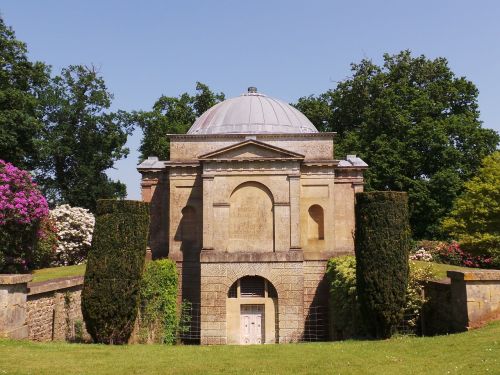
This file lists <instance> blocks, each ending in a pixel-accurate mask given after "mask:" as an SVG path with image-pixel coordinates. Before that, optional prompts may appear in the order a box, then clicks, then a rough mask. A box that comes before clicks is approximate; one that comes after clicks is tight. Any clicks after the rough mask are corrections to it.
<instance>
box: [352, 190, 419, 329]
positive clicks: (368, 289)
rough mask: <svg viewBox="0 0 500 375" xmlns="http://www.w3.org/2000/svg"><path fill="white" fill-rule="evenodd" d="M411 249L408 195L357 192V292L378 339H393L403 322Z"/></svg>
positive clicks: (363, 311)
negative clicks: (395, 331)
mask: <svg viewBox="0 0 500 375" xmlns="http://www.w3.org/2000/svg"><path fill="white" fill-rule="evenodd" d="M409 249H410V226H409V223H408V198H407V195H406V193H401V192H366V193H357V194H356V235H355V252H356V279H357V292H358V297H359V302H360V306H361V313H362V315H363V319H364V322H365V324H366V326H367V329H368V331H369V333H370V334H371V335H373V336H374V337H377V338H387V337H390V336H391V334H392V333H393V331H394V329H395V326H396V325H397V324H398V323H399V322H400V321H401V317H402V309H403V306H404V304H405V295H406V287H407V284H408V253H409Z"/></svg>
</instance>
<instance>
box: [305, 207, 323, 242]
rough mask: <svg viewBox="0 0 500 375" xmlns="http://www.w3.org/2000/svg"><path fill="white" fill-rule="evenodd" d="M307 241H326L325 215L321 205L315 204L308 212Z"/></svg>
mask: <svg viewBox="0 0 500 375" xmlns="http://www.w3.org/2000/svg"><path fill="white" fill-rule="evenodd" d="M308 213H309V215H308V223H307V239H308V240H324V239H325V215H324V212H323V207H321V206H320V205H319V204H313V205H312V206H311V207H309V210H308Z"/></svg>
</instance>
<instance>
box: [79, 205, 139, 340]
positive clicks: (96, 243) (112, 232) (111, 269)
mask: <svg viewBox="0 0 500 375" xmlns="http://www.w3.org/2000/svg"><path fill="white" fill-rule="evenodd" d="M148 229H149V205H148V204H147V203H144V202H136V201H117V200H100V201H98V204H97V214H96V224H95V229H94V236H93V239H92V247H91V249H90V251H89V254H88V261H87V268H86V272H85V281H84V286H83V291H82V313H83V317H84V319H85V324H86V327H87V330H88V332H89V334H90V335H91V336H92V338H93V340H94V341H95V342H99V343H107V344H108V343H109V344H124V343H126V342H127V341H128V339H129V337H130V334H131V332H132V329H133V327H134V323H135V320H136V317H137V310H138V307H139V293H140V284H141V276H142V272H143V268H144V260H145V256H146V245H147V234H148Z"/></svg>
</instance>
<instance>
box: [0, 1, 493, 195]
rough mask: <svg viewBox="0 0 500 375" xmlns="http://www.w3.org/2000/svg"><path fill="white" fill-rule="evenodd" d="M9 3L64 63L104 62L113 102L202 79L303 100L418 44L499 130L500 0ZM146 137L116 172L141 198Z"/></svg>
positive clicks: (184, 87) (35, 52)
mask: <svg viewBox="0 0 500 375" xmlns="http://www.w3.org/2000/svg"><path fill="white" fill-rule="evenodd" d="M0 12H1V14H2V16H3V17H4V19H5V22H6V23H7V24H8V25H10V26H12V27H13V28H14V30H15V32H16V35H17V38H18V39H21V40H23V41H24V42H26V43H27V44H28V49H29V54H30V57H31V59H33V60H41V61H44V62H46V63H48V64H50V65H52V67H53V71H54V72H55V73H58V72H59V71H60V69H61V68H63V67H65V66H68V65H70V64H94V65H95V66H97V67H98V68H99V70H100V72H101V74H102V75H103V77H104V79H105V81H106V83H107V86H108V88H109V90H110V91H111V92H112V93H114V97H115V100H114V102H113V109H124V110H133V109H137V110H139V109H144V110H147V109H150V108H151V106H152V105H153V103H154V102H155V100H156V99H157V98H158V97H160V95H162V94H165V95H169V96H177V95H179V94H180V93H182V92H186V91H187V92H191V93H193V92H194V88H195V83H196V81H201V82H204V83H206V84H208V85H209V86H210V88H212V89H213V90H215V91H223V92H224V93H225V94H226V97H232V96H236V95H239V94H241V93H242V92H244V91H245V90H246V88H247V87H248V86H256V87H258V89H259V91H261V92H264V93H266V94H268V95H270V96H274V97H277V98H280V99H283V100H285V101H288V102H294V101H296V100H297V99H298V98H299V97H301V96H305V95H309V94H319V93H322V92H324V91H326V90H327V89H329V88H332V87H334V85H335V82H336V81H339V80H342V79H344V78H345V77H347V76H348V75H349V64H350V63H351V62H358V61H359V60H361V59H362V58H365V57H367V58H371V59H373V60H374V61H375V62H377V63H380V62H381V61H382V55H383V53H385V52H388V53H391V54H392V53H397V52H399V51H400V50H402V49H410V50H411V51H412V52H413V53H414V54H424V55H426V56H427V57H429V58H435V57H438V56H442V57H446V58H447V59H448V61H449V64H450V67H451V69H452V70H453V71H454V72H455V73H456V74H457V75H459V76H466V77H467V78H468V79H470V80H471V81H473V82H474V83H475V84H476V85H477V86H478V88H479V90H480V95H479V107H480V110H481V119H482V120H483V121H484V126H485V127H488V128H493V129H496V130H497V131H500V110H499V108H500V100H499V99H500V96H499V94H498V91H499V90H500V74H499V72H500V1H495V0H491V1H482V0H476V1H470V0H469V1H464V0H456V1H451V0H450V1H445V0H442V1H441V0H432V1H429V0H418V1H415V0H411V1H409V0H408V1H405V0H390V1H389V0H379V1H375V0H373V1H369V0H365V1H355V0H354V1H348V0H345V1H333V0H331V1H315V0H308V1H305V0H304V1H292V0H288V1H273V0H252V1H250V0H247V1H237V0H232V1H229V0H224V1H223V0H220V1H208V0H205V1H201V0H200V1H191V0H183V1H181V0H178V1H175V2H174V1H147V0H142V1H134V2H133V1H125V0H121V1H106V0H99V1H97V0H85V1H69V0H68V1H54V0H44V1H40V0H32V1H23V0H10V1H8V0H0ZM140 139H141V134H140V131H136V132H135V133H134V135H133V136H132V137H131V138H130V139H129V141H128V147H129V148H130V150H131V152H130V155H129V156H128V158H127V159H126V160H122V161H120V162H118V163H116V165H115V168H116V169H115V170H112V171H110V173H109V175H110V176H111V177H112V178H114V179H120V180H121V181H123V182H125V183H126V184H127V190H128V195H129V198H130V199H138V198H139V197H140V193H139V184H140V175H139V174H138V173H137V172H136V169H135V168H136V164H137V162H138V152H137V148H138V147H139V143H140Z"/></svg>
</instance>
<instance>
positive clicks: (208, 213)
mask: <svg viewBox="0 0 500 375" xmlns="http://www.w3.org/2000/svg"><path fill="white" fill-rule="evenodd" d="M202 178H203V250H212V249H213V248H214V244H213V239H214V226H213V219H214V207H213V206H214V195H213V185H214V176H213V175H207V174H203V175H202Z"/></svg>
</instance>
